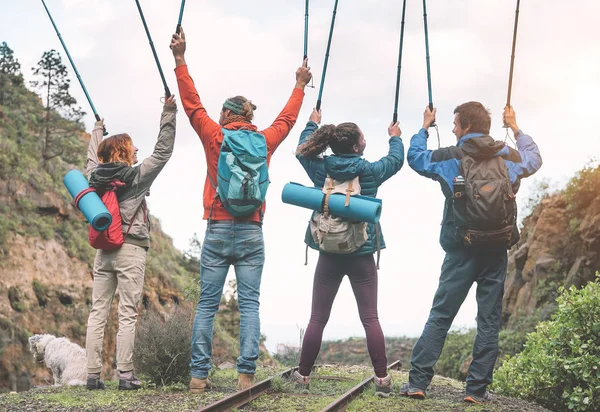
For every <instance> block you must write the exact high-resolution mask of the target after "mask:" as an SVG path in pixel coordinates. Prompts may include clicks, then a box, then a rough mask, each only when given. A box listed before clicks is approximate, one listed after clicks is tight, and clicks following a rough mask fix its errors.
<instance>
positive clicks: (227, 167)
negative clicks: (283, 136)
mask: <svg viewBox="0 0 600 412" xmlns="http://www.w3.org/2000/svg"><path fill="white" fill-rule="evenodd" d="M210 181H211V184H212V185H213V187H214V188H215V189H216V191H217V193H216V196H219V198H220V199H221V202H222V203H223V206H225V209H227V211H228V212H229V213H230V214H231V215H232V216H234V217H238V216H248V215H250V214H252V213H253V212H254V211H255V210H256V209H258V208H260V207H261V206H262V204H263V203H264V201H265V197H266V195H267V189H268V187H269V183H270V182H269V169H268V165H267V141H266V140H265V137H264V136H263V135H262V134H260V133H257V132H255V131H252V130H227V129H223V144H222V145H221V153H220V154H219V163H218V164H217V184H216V185H215V183H214V182H213V181H212V179H210Z"/></svg>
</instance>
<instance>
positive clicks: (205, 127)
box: [170, 28, 221, 147]
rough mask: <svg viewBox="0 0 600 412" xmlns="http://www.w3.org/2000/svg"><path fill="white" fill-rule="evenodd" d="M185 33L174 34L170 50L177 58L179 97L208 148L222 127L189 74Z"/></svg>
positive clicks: (176, 69)
mask: <svg viewBox="0 0 600 412" xmlns="http://www.w3.org/2000/svg"><path fill="white" fill-rule="evenodd" d="M185 47H186V42H185V33H184V32H183V28H182V29H181V35H179V34H173V37H172V39H171V45H170V48H171V50H172V51H173V56H174V57H175V75H176V76H177V86H178V87H179V95H180V97H181V103H182V104H183V109H184V110H185V114H186V115H187V117H188V118H189V119H190V124H191V125H192V127H193V128H194V130H195V131H196V133H197V134H198V136H199V137H200V141H202V145H203V146H204V147H206V145H207V144H208V143H209V142H208V138H209V137H210V136H214V135H215V133H217V132H218V131H219V130H221V126H220V125H219V124H218V123H217V122H215V121H214V120H212V119H211V118H210V117H209V116H208V113H207V112H206V109H205V108H204V106H203V105H202V102H201V101H200V96H199V95H198V91H197V90H196V86H195V85H194V81H193V80H192V77H191V76H190V73H189V72H188V67H187V64H186V62H185Z"/></svg>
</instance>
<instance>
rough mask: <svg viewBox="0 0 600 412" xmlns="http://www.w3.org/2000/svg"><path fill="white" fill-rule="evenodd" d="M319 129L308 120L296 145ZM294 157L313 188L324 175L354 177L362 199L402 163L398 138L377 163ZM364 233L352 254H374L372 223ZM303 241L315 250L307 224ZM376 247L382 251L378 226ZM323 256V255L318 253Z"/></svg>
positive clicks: (349, 157) (342, 157) (353, 158)
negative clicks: (365, 234)
mask: <svg viewBox="0 0 600 412" xmlns="http://www.w3.org/2000/svg"><path fill="white" fill-rule="evenodd" d="M318 128H319V126H318V125H317V124H316V123H314V122H312V121H310V122H308V123H307V125H306V128H305V129H304V131H303V132H302V133H301V134H300V141H299V142H298V146H300V145H301V144H303V143H304V142H305V141H306V139H307V138H308V136H310V134H311V133H313V132H314V131H316V130H317V129H318ZM296 158H297V159H298V160H299V161H300V163H301V164H302V167H304V170H306V173H307V174H308V177H309V178H310V180H312V182H313V184H314V185H315V187H318V188H322V187H323V185H324V184H325V179H326V177H327V175H329V176H331V177H332V178H334V179H336V180H351V179H354V178H355V177H357V176H358V180H359V182H360V187H361V192H360V194H361V195H363V196H369V197H376V196H377V189H378V188H379V186H381V184H382V183H383V182H385V181H386V180H388V179H389V178H390V177H392V176H394V175H395V174H396V173H398V171H399V170H400V169H401V168H402V165H403V164H404V144H403V143H402V139H401V138H400V137H398V136H394V137H391V138H390V150H389V153H388V155H387V156H385V157H383V158H381V160H379V161H377V162H368V161H366V160H365V159H363V158H362V157H360V156H359V155H333V156H319V157H314V158H308V157H303V156H298V155H297V156H296ZM367 234H368V236H369V238H368V240H367V241H366V243H365V244H364V245H363V246H362V247H361V248H360V249H358V250H357V251H356V252H354V253H352V255H366V254H373V253H375V252H376V251H377V239H376V236H377V231H376V229H375V224H372V223H369V224H367ZM304 242H305V243H306V244H307V245H308V246H309V247H310V248H311V249H315V250H319V246H318V245H317V244H316V243H315V241H314V240H313V238H312V235H311V233H310V224H309V227H308V228H307V230H306V236H305V239H304ZM379 242H380V248H381V249H384V248H385V242H384V240H383V234H382V232H381V226H379ZM321 253H323V252H321Z"/></svg>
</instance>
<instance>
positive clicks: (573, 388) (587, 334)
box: [494, 279, 600, 412]
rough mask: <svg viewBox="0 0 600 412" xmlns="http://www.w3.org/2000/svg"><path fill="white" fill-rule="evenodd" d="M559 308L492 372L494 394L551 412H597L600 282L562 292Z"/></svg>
mask: <svg viewBox="0 0 600 412" xmlns="http://www.w3.org/2000/svg"><path fill="white" fill-rule="evenodd" d="M557 303H558V309H557V311H556V313H555V314H554V315H553V316H552V319H551V320H549V321H546V322H542V323H540V324H539V325H538V327H537V330H536V331H535V332H533V333H531V334H529V335H528V337H527V342H526V344H525V349H524V350H523V352H521V353H520V354H519V355H517V356H515V357H513V358H507V359H506V360H505V362H504V364H503V365H502V367H501V368H500V369H499V370H498V371H497V372H496V375H495V383H494V388H495V390H496V391H497V392H498V393H501V394H504V395H508V396H518V397H523V398H526V399H533V400H535V401H537V402H539V403H541V404H543V405H545V406H547V407H549V408H554V409H564V410H566V409H568V410H573V411H586V412H587V411H589V412H591V411H598V410H600V340H599V339H598V336H600V279H597V280H596V281H595V282H590V283H589V284H588V285H587V286H585V287H584V288H582V289H580V290H578V289H576V288H575V287H574V286H572V287H571V288H570V289H568V290H566V289H564V288H561V289H560V296H559V297H558V299H557Z"/></svg>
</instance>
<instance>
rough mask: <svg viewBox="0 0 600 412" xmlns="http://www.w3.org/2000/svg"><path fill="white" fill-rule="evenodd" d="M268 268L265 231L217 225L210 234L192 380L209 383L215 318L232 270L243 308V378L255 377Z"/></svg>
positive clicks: (203, 266)
mask: <svg viewBox="0 0 600 412" xmlns="http://www.w3.org/2000/svg"><path fill="white" fill-rule="evenodd" d="M264 262H265V246H264V241H263V233H262V228H261V227H260V226H256V225H252V224H248V223H233V222H227V223H225V222H218V221H217V222H213V223H212V224H210V225H209V226H208V228H207V229H206V235H205V236H204V243H203V245H202V255H201V257H200V289H201V290H200V301H199V302H198V307H197V309H196V316H195V318H194V330H193V335H192V362H191V363H190V367H191V372H192V377H193V378H198V379H205V378H206V377H207V376H208V372H209V371H210V358H211V355H212V337H213V324H214V319H215V314H216V313H217V310H219V303H220V301H221V296H222V295H223V286H224V285H225V278H226V277H227V272H228V271H229V266H230V265H233V267H234V269H235V275H236V278H237V292H238V304H239V307H240V356H239V357H238V358H237V370H238V372H239V373H247V374H254V373H255V372H256V362H255V361H256V359H258V354H259V351H258V345H259V340H260V319H259V316H258V306H259V302H258V298H259V296H260V280H261V277H262V270H263V265H264Z"/></svg>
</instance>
